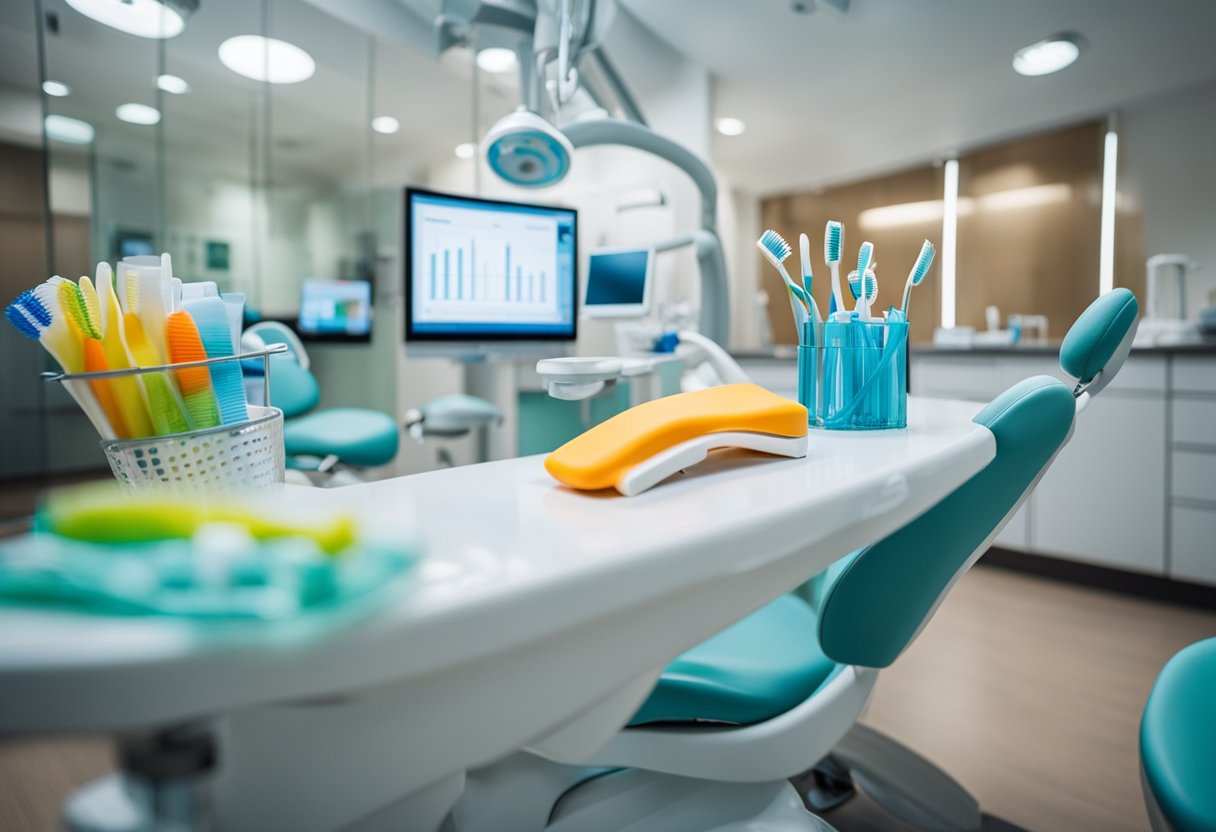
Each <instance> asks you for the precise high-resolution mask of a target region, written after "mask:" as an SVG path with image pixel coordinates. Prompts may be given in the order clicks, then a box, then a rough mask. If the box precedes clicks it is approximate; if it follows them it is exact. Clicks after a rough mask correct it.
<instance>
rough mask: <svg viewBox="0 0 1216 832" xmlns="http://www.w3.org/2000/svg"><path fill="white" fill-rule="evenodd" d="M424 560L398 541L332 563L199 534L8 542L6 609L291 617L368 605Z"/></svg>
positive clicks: (313, 551)
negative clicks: (129, 540) (118, 540)
mask: <svg viewBox="0 0 1216 832" xmlns="http://www.w3.org/2000/svg"><path fill="white" fill-rule="evenodd" d="M220 534H221V535H224V533H223V532H221V533H220ZM418 554H419V553H418V549H417V548H416V546H414V545H413V544H412V543H409V542H406V541H401V540H399V539H394V540H392V541H391V542H385V541H376V542H363V543H359V544H357V545H355V546H352V547H349V548H348V549H347V550H346V551H344V552H342V553H341V554H339V555H336V556H331V555H327V554H325V553H323V552H321V550H320V549H319V548H318V547H317V545H316V544H315V543H314V542H312V541H311V540H308V539H307V538H301V537H294V538H280V539H276V540H270V541H263V542H258V541H255V540H253V539H252V538H248V537H247V536H245V537H242V536H240V535H238V536H237V537H236V538H235V539H233V538H231V537H224V538H223V539H219V540H217V539H215V538H214V537H213V538H211V541H210V542H207V541H206V536H205V535H202V534H201V533H200V536H199V537H196V539H195V541H190V540H166V541H161V542H155V543H144V544H121V545H119V544H114V545H110V544H104V543H86V542H82V541H78V540H69V539H66V538H61V537H57V536H56V535H53V534H48V533H42V534H32V535H27V536H25V537H22V538H16V539H14V540H9V541H5V542H4V543H3V544H0V602H21V603H26V604H46V605H53V606H69V607H74V608H78V609H84V610H87V611H90V612H97V613H104V614H109V615H167V616H176V617H184V618H203V619H266V620H269V619H283V618H292V617H295V616H298V615H300V614H302V613H305V612H309V611H313V610H321V609H331V608H333V607H336V606H338V605H345V604H347V603H350V602H355V601H358V600H361V599H370V598H371V597H372V596H374V595H377V594H378V593H380V592H381V591H382V590H384V589H386V588H387V587H389V586H390V585H392V584H393V582H394V580H395V579H396V578H397V577H398V576H401V575H402V574H404V573H405V572H406V571H408V570H409V568H410V567H411V566H412V565H413V564H414V563H415V562H416V561H417V559H418Z"/></svg>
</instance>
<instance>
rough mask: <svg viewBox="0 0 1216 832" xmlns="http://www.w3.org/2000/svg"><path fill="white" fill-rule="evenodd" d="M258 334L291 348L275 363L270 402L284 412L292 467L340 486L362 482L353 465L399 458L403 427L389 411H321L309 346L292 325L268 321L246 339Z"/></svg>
mask: <svg viewBox="0 0 1216 832" xmlns="http://www.w3.org/2000/svg"><path fill="white" fill-rule="evenodd" d="M253 338H258V339H261V341H262V342H263V343H265V344H286V345H287V348H288V352H287V354H285V355H274V356H271V362H270V381H271V384H270V403H271V404H272V405H274V406H275V407H277V408H279V409H280V410H282V411H283V418H284V420H285V421H284V423H283V445H284V449H285V451H286V454H287V467H288V468H291V469H293V470H297V471H303V472H306V473H312V474H317V475H324V476H325V477H326V478H327V479H326V484H328V485H335V484H339V483H340V482H341V481H342V480H343V479H345V480H349V481H358V478H357V477H356V476H354V474H353V473H351V472H350V469H352V468H353V469H360V468H375V467H378V466H381V465H387V464H388V463H390V462H392V461H393V460H394V459H395V458H396V457H397V448H398V446H399V443H400V430H399V428H398V427H397V423H396V421H394V419H393V417H392V416H389V415H388V414H387V413H381V412H380V411H378V410H368V409H364V408H355V407H335V408H329V409H326V410H319V411H318V410H316V408H317V405H318V404H320V401H321V389H320V387H319V386H318V385H317V380H316V378H315V377H314V376H313V374H312V373H311V372H310V371H309V361H308V353H307V351H306V350H305V349H304V345H303V344H301V343H300V340H299V338H298V337H296V334H295V333H294V332H292V331H291V329H290V328H289V327H287V326H286V325H284V324H281V323H278V322H277V321H262V322H259V323H256V324H254V325H253V326H251V327H249V328H248V329H246V330H245V334H244V335H243V336H242V342H249V341H250V340H251V339H253ZM250 345H251V346H257V345H256V344H254V343H251V344H250ZM259 363H260V362H259ZM251 370H254V368H252V367H250V368H246V372H247V373H248V372H250V371H251ZM339 475H343V476H339ZM335 478H336V480H335Z"/></svg>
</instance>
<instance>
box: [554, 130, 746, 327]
mask: <svg viewBox="0 0 1216 832" xmlns="http://www.w3.org/2000/svg"><path fill="white" fill-rule="evenodd" d="M562 132H563V133H565V135H566V138H567V139H569V140H570V144H571V145H573V146H574V147H593V146H595V145H619V146H622V147H633V148H636V149H638V150H642V151H645V152H647V153H650V154H652V155H654V156H658V157H659V158H660V159H664V160H666V161H668V162H670V163H671V164H673V165H675V166H676V167H678V168H679V169H680V170H682V171H684V172H685V173H686V174H688V177H689V178H690V179H692V181H693V183H694V184H695V185H696V186H697V190H698V191H700V193H701V227H700V228H699V229H697V230H696V231H693V232H692V233H691V234H688V235H683V236H681V237H678V238H675V239H674V240H673V241H671V244H664V243H659V244H657V245H655V249H656V250H658V251H665V250H669V249H671V248H676V247H679V246H680V245H686V244H688V243H691V244H692V245H693V247H694V248H695V250H696V254H697V264H698V265H699V266H700V271H701V333H702V334H703V335H706V336H708V337H709V338H711V339H712V340H714V341H716V342H718V343H719V344H721V345H724V346H725V345H726V344H727V343H728V340H729V338H730V307H729V304H730V294H729V290H728V288H727V285H726V260H725V258H724V257H723V256H722V242H721V240H719V239H718V230H717V229H718V185H717V182H715V181H714V176H713V173H711V172H710V170H709V166H708V165H706V164H705V162H703V161H701V159H700V158H699V157H698V156H697V155H696V154H695V153H693V152H692V151H691V150H689V149H688V148H686V147H684V146H683V145H681V144H678V143H676V142H674V141H672V140H671V139H668V138H666V137H665V136H661V135H659V134H658V133H655V132H654V131H653V130H651V129H650V128H648V127H643V126H642V125H640V124H633V123H631V122H627V121H617V120H615V119H597V120H595V121H580V122H575V123H574V124H571V125H568V126H567V127H565V128H564V129H563V131H562Z"/></svg>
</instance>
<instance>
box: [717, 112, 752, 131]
mask: <svg viewBox="0 0 1216 832" xmlns="http://www.w3.org/2000/svg"><path fill="white" fill-rule="evenodd" d="M715 125H716V126H717V128H718V132H719V133H721V134H722V135H723V136H742V135H743V131H744V130H746V129H747V125H746V124H744V123H743V120H742V119H738V118H732V117H731V116H723V117H722V118H720V119H718V120H717V121H716V122H715Z"/></svg>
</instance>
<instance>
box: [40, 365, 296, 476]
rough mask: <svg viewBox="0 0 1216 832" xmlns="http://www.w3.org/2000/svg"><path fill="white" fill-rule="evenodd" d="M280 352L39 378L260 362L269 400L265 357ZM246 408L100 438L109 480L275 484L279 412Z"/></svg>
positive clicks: (280, 456)
mask: <svg viewBox="0 0 1216 832" xmlns="http://www.w3.org/2000/svg"><path fill="white" fill-rule="evenodd" d="M286 351H287V346H286V345H285V344H274V345H273V346H270V347H268V348H267V349H265V350H260V351H257V352H249V353H244V354H242V355H233V356H225V357H222V358H210V359H206V360H204V361H191V362H185V363H181V364H166V365H160V366H155V367H133V368H130V369H125V370H106V371H102V372H95V373H43V377H44V378H46V379H47V380H48V381H57V382H59V383H61V384H68V383H75V382H89V381H98V380H103V379H107V378H118V377H122V376H139V375H144V374H147V373H166V372H172V371H174V370H181V369H185V368H189V367H207V366H210V365H212V364H219V363H223V362H229V361H244V360H248V359H257V358H260V359H261V360H262V370H263V395H264V399H263V401H266V402H269V401H270V356H271V355H275V354H278V353H283V352H286ZM247 410H248V414H249V418H248V419H247V420H246V421H243V422H237V423H234V424H229V425H221V426H219V427H214V428H207V429H205V430H194V431H186V432H183V433H173V434H167V435H164V436H147V437H142V438H138V439H103V440H102V441H101V449H102V451H103V452H104V453H105V455H106V461H107V462H109V463H110V469H111V470H112V471H113V472H114V477H115V478H116V479H117V480H118V481H119V482H120V483H122V484H123V485H125V486H127V487H129V488H156V487H165V486H171V487H176V488H196V489H216V488H219V489H250V488H257V487H259V486H267V485H274V484H276V483H281V482H283V478H284V471H285V462H286V454H285V452H284V449H283V411H281V410H279V409H278V408H276V407H269V406H266V407H260V406H258V405H252V404H251V405H248V407H247Z"/></svg>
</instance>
